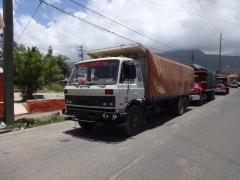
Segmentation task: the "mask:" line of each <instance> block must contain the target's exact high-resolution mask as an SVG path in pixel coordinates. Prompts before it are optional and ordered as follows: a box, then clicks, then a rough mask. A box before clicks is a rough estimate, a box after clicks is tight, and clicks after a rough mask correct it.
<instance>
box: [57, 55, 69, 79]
mask: <svg viewBox="0 0 240 180" xmlns="http://www.w3.org/2000/svg"><path fill="white" fill-rule="evenodd" d="M56 59H57V64H58V67H59V68H60V69H61V71H62V74H63V76H64V77H65V76H69V74H70V71H71V69H70V66H69V64H68V63H67V62H66V61H67V60H69V57H67V56H64V55H61V54H58V55H57V56H56Z"/></svg>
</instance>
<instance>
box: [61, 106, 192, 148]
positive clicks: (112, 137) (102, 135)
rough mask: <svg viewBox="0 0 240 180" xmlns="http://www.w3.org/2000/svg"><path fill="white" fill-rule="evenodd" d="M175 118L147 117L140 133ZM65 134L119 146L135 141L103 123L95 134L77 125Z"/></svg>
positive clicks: (189, 109) (162, 114)
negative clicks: (124, 142) (119, 144)
mask: <svg viewBox="0 0 240 180" xmlns="http://www.w3.org/2000/svg"><path fill="white" fill-rule="evenodd" d="M188 111H191V108H188V109H187V112H188ZM187 112H186V113H187ZM174 118H176V116H174V115H171V114H167V113H159V114H153V115H147V116H146V122H147V123H146V125H143V126H141V128H140V131H139V133H143V132H144V131H147V130H151V129H154V128H157V127H159V126H162V125H163V124H165V123H166V122H169V121H171V120H173V119H174ZM63 133H64V134H67V135H70V136H72V137H75V138H79V139H83V140H87V141H94V142H100V143H107V144H118V143H121V142H123V141H126V140H127V139H134V136H133V137H127V136H124V135H122V134H121V133H120V132H119V128H118V127H115V126H110V125H105V124H101V123H98V124H97V126H96V130H95V132H94V131H93V130H91V129H90V130H85V129H82V128H81V127H79V125H77V128H75V129H72V130H69V131H64V132H63Z"/></svg>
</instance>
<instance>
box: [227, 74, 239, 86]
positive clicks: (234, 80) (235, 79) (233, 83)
mask: <svg viewBox="0 0 240 180" xmlns="http://www.w3.org/2000/svg"><path fill="white" fill-rule="evenodd" d="M228 77H229V78H230V81H231V88H238V80H239V75H238V74H230V75H229V76H228Z"/></svg>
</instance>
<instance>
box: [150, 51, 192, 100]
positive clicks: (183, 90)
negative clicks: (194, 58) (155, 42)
mask: <svg viewBox="0 0 240 180" xmlns="http://www.w3.org/2000/svg"><path fill="white" fill-rule="evenodd" d="M147 53H148V68H149V69H148V77H147V78H148V80H147V82H148V87H147V88H148V95H147V96H148V98H153V97H164V96H177V95H182V94H187V93H189V92H190V91H191V90H192V89H193V86H194V69H193V68H192V67H189V66H186V65H183V64H180V63H177V62H175V61H172V60H169V59H166V58H163V57H160V56H157V55H154V54H152V53H151V52H150V51H147Z"/></svg>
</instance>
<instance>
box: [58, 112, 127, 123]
mask: <svg viewBox="0 0 240 180" xmlns="http://www.w3.org/2000/svg"><path fill="white" fill-rule="evenodd" d="M62 114H65V115H72V116H75V117H76V118H77V121H81V120H82V121H95V122H98V121H104V122H109V123H113V124H115V123H117V124H122V123H126V120H125V117H126V115H127V113H125V112H124V113H115V112H106V111H101V110H87V109H77V108H63V109H62Z"/></svg>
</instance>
